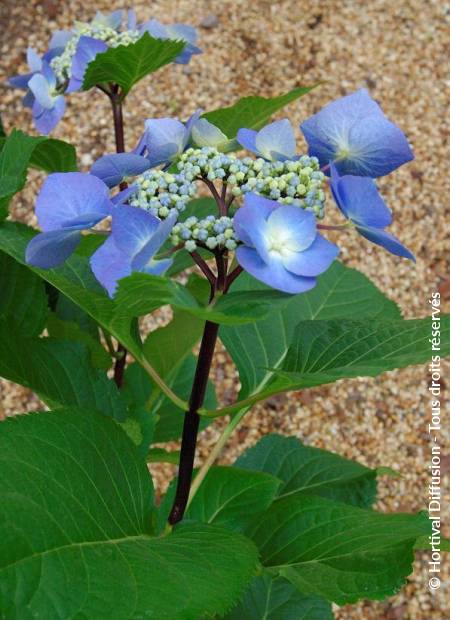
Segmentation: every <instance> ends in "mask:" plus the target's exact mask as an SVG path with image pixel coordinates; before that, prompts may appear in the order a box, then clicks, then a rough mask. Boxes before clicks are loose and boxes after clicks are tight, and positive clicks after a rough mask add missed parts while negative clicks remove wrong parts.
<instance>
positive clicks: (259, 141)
mask: <svg viewBox="0 0 450 620" xmlns="http://www.w3.org/2000/svg"><path fill="white" fill-rule="evenodd" d="M237 141H238V142H239V144H240V145H241V146H243V147H244V148H245V149H247V150H248V151H251V152H252V153H256V155H258V156H259V157H263V158H264V159H267V160H268V161H285V160H287V159H296V155H295V135H294V129H293V127H292V125H291V123H290V122H289V121H288V119H287V118H286V119H283V120H281V121H275V122H274V123H270V125H266V126H265V127H263V128H262V129H260V130H259V131H254V130H253V129H239V131H238V133H237Z"/></svg>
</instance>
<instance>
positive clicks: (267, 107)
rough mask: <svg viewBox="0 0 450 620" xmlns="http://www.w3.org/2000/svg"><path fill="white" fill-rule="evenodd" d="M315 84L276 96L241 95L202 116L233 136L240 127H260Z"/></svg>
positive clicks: (229, 136) (226, 133)
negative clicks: (229, 104)
mask: <svg viewBox="0 0 450 620" xmlns="http://www.w3.org/2000/svg"><path fill="white" fill-rule="evenodd" d="M316 86H318V85H317V84H316V85H314V86H304V87H303V86H302V87H299V88H294V89H293V90H291V91H290V92H288V93H285V94H284V95H279V96H278V97H267V98H266V97H259V96H251V97H243V98H242V99H239V101H237V102H236V103H235V104H233V105H232V106H229V107H226V108H219V109H218V110H213V111H211V112H207V113H206V114H203V118H206V119H207V120H208V121H209V122H210V123H213V125H216V127H218V128H219V129H221V130H222V131H223V133H224V134H225V135H226V136H227V137H228V138H230V139H231V138H235V137H236V134H237V132H238V131H239V129H241V128H242V127H245V128H247V129H261V127H263V126H264V125H265V124H266V123H267V121H268V120H269V119H270V117H271V116H272V115H273V114H275V112H277V111H278V110H281V108H284V106H286V105H287V104H288V103H291V102H292V101H295V100H296V99H298V98H299V97H302V96H303V95H306V94H307V93H309V92H310V91H311V90H313V88H316Z"/></svg>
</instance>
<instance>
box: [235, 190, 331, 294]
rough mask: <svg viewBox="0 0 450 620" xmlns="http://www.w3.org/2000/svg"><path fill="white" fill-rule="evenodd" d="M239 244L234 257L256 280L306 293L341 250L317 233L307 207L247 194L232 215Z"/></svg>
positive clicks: (281, 289) (281, 288) (282, 288)
mask: <svg viewBox="0 0 450 620" xmlns="http://www.w3.org/2000/svg"><path fill="white" fill-rule="evenodd" d="M234 230H235V231H236V235H237V237H238V239H239V241H240V242H241V244H242V245H239V247H238V248H237V250H236V258H237V260H238V262H239V264H240V265H241V267H243V268H244V269H245V271H248V272H249V273H250V274H251V275H252V276H253V277H255V278H256V279H257V280H261V282H264V283H265V284H267V285H268V286H271V287H272V288H275V289H278V290H280V291H284V292H285V293H292V294H295V293H304V292H305V291H308V290H310V289H311V288H313V287H314V286H315V284H316V276H318V275H319V274H321V273H323V272H324V271H325V270H326V269H328V267H329V266H330V264H331V263H332V262H333V260H334V259H335V258H336V256H337V255H338V253H339V249H338V248H337V247H336V246H335V245H334V244H333V243H330V242H329V241H327V240H326V239H324V238H323V237H322V236H321V235H319V234H318V233H317V229H316V219H315V217H314V215H313V214H312V213H311V212H309V211H304V210H302V209H299V208H297V207H293V206H290V205H280V203H278V202H274V201H272V200H267V199H266V198H263V197H261V196H258V195H257V194H246V196H245V199H244V206H243V207H241V208H240V209H238V210H237V212H236V215H235V216H234Z"/></svg>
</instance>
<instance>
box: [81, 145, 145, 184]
mask: <svg viewBox="0 0 450 620" xmlns="http://www.w3.org/2000/svg"><path fill="white" fill-rule="evenodd" d="M149 168H150V163H149V161H148V159H146V158H145V157H141V156H140V155H135V154H133V153H116V154H114V155H103V157H100V159H97V161H95V162H94V164H93V165H92V168H91V174H94V175H95V176H96V177H98V178H99V179H101V180H102V181H103V182H104V183H106V185H107V186H108V187H114V186H115V185H119V183H121V182H122V180H123V179H124V177H131V176H137V175H138V174H142V173H143V172H145V170H148V169H149Z"/></svg>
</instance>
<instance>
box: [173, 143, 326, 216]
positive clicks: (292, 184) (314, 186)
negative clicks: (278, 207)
mask: <svg viewBox="0 0 450 620" xmlns="http://www.w3.org/2000/svg"><path fill="white" fill-rule="evenodd" d="M177 165H178V169H179V170H180V172H183V173H184V175H185V177H186V179H189V180H190V181H193V180H195V179H198V178H201V177H203V178H206V179H208V180H209V181H215V180H216V179H219V180H221V181H222V182H224V183H226V184H227V185H228V186H229V187H231V190H232V193H233V195H234V196H236V197H238V196H241V195H243V194H246V193H248V192H255V193H256V194H259V195H261V196H264V197H266V198H269V199H270V200H276V201H277V202H280V203H282V204H290V205H293V206H295V207H300V208H302V209H306V210H308V211H312V212H313V213H314V214H315V215H316V217H318V218H322V217H323V216H324V203H325V192H324V191H323V189H322V187H323V184H324V180H325V175H324V174H323V172H321V171H320V169H319V162H318V160H317V158H316V157H309V156H307V155H302V156H301V157H300V158H299V159H298V160H288V161H275V162H271V161H265V160H264V159H261V158H258V159H252V158H251V157H244V158H239V157H237V156H236V155H233V154H225V153H220V152H219V151H217V150H216V149H215V148H213V147H203V148H201V149H194V148H189V149H187V151H185V152H184V153H183V154H182V155H181V157H180V161H179V162H178V164H177Z"/></svg>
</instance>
